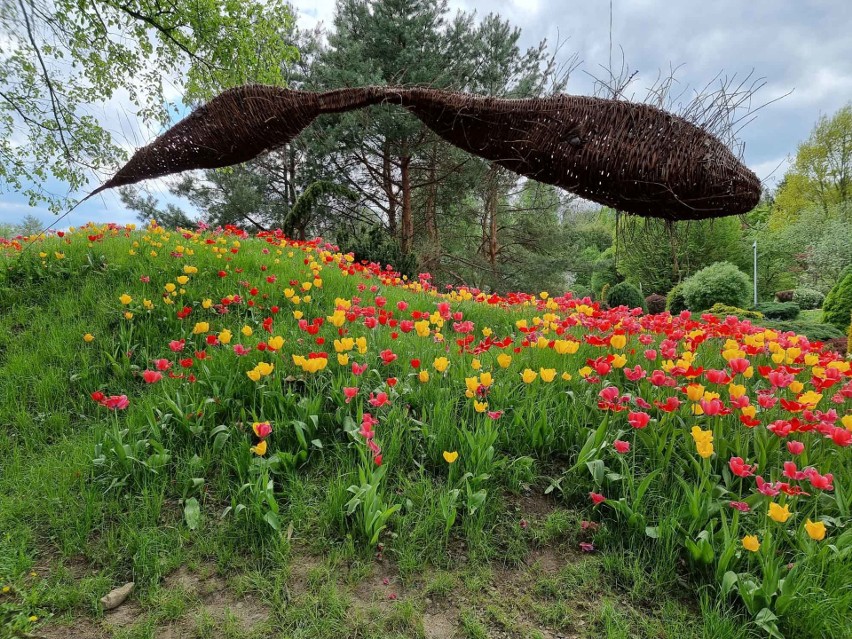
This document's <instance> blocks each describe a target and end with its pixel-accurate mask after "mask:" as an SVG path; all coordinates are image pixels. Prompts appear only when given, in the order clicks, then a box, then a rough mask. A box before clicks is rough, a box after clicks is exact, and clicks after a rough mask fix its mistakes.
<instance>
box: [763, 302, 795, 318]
mask: <svg viewBox="0 0 852 639" xmlns="http://www.w3.org/2000/svg"><path fill="white" fill-rule="evenodd" d="M757 310H758V311H760V312H761V313H763V315H764V316H765V317H767V318H768V319H775V320H794V319H796V318H797V317H799V311H800V310H801V309H800V308H799V305H798V304H796V303H795V302H764V303H763V304H758V305H757Z"/></svg>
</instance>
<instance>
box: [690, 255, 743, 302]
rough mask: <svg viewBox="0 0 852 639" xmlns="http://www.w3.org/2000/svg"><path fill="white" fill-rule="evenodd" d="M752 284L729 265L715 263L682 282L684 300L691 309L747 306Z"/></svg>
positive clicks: (738, 270) (728, 263)
mask: <svg viewBox="0 0 852 639" xmlns="http://www.w3.org/2000/svg"><path fill="white" fill-rule="evenodd" d="M750 293H751V282H750V281H749V279H748V276H747V275H746V274H745V273H743V272H742V271H741V270H740V269H738V268H737V267H736V266H734V265H733V264H731V263H730V262H716V263H714V264H711V265H710V266H707V267H705V268H703V269H701V270H700V271H698V272H697V273H695V274H694V275H692V276H691V277H689V278H687V279H686V280H684V282H683V297H684V299H685V300H686V305H687V307H688V308H691V309H695V310H704V309H708V308H710V307H711V306H713V305H714V304H719V303H720V304H728V305H729V306H737V307H739V308H742V307H744V306H748V302H749V294H750Z"/></svg>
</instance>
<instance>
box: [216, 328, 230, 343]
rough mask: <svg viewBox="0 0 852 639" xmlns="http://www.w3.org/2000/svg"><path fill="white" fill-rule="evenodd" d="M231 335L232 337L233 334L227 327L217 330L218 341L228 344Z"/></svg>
mask: <svg viewBox="0 0 852 639" xmlns="http://www.w3.org/2000/svg"><path fill="white" fill-rule="evenodd" d="M232 337H233V335H232V334H231V331H229V330H228V329H227V328H225V329H222V330H221V331H220V332H219V341H220V342H221V343H222V344H230V343H231V338H232Z"/></svg>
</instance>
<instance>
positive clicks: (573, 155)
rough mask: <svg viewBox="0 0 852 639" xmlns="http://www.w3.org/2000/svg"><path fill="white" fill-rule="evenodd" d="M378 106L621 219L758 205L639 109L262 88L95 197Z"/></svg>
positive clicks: (190, 123) (677, 133) (223, 104)
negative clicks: (324, 118)
mask: <svg viewBox="0 0 852 639" xmlns="http://www.w3.org/2000/svg"><path fill="white" fill-rule="evenodd" d="M378 103H391V104H398V105H400V106H402V107H404V108H406V109H408V110H409V111H410V112H411V113H412V114H413V115H415V116H416V117H417V118H419V119H420V120H421V121H422V122H423V123H424V124H425V125H426V126H428V127H429V128H430V129H432V130H433V131H434V132H435V133H437V134H438V135H440V136H441V137H442V138H444V139H445V140H447V141H448V142H450V143H451V144H454V145H455V146H457V147H459V148H461V149H464V150H465V151H467V152H469V153H472V154H474V155H477V156H479V157H482V158H485V159H487V160H490V161H492V162H495V163H496V164H499V165H501V166H504V167H506V168H508V169H510V170H512V171H514V172H516V173H518V174H519V175H523V176H526V177H528V178H532V179H535V180H539V181H541V182H545V183H548V184H553V185H555V186H558V187H561V188H563V189H566V190H568V191H571V192H573V193H576V194H577V195H580V196H582V197H584V198H587V199H589V200H592V201H594V202H598V203H600V204H604V205H606V206H610V207H613V208H615V209H617V210H620V211H623V212H626V213H632V214H635V215H640V216H644V217H658V218H664V219H669V220H683V219H703V218H710V217H721V216H725V215H736V214H740V213H745V212H747V211H749V210H751V209H752V208H754V206H755V205H756V204H757V202H758V200H759V198H760V180H758V178H757V176H756V175H755V174H754V173H753V172H752V171H750V170H749V169H748V168H747V167H746V166H745V165H743V164H742V163H741V162H740V161H739V160H738V159H737V158H736V157H735V156H734V154H733V153H731V151H730V150H729V149H728V148H727V147H726V146H725V145H724V144H722V143H721V142H720V141H719V140H718V139H717V138H715V137H714V136H712V135H710V134H709V133H707V132H706V131H704V130H702V129H701V128H699V127H697V126H695V125H694V124H692V123H690V122H688V121H686V120H684V119H683V118H680V117H678V116H676V115H673V114H670V113H667V112H666V111H663V110H661V109H658V108H655V107H652V106H650V105H646V104H635V103H631V102H626V101H622V100H607V99H602V98H592V97H584V96H569V95H555V96H551V97H546V98H530V99H518V100H511V99H502V98H490V97H482V96H476V95H471V94H465V93H457V92H451V91H441V90H436V89H421V88H395V87H365V88H351V89H338V90H335V91H328V92H325V93H313V92H305V91H292V90H288V89H282V88H279V87H270V86H262V85H248V86H244V87H238V88H235V89H230V90H228V91H225V92H224V93H222V94H220V95H219V96H217V97H216V98H214V99H213V100H211V101H210V102H208V103H207V104H206V105H204V106H202V107H199V108H198V109H196V110H195V111H194V112H193V113H191V114H190V115H189V116H187V117H186V118H185V119H183V120H182V121H180V122H178V123H177V124H176V125H175V126H174V127H172V128H171V129H169V130H168V131H166V132H165V133H164V134H163V135H161V136H160V137H158V138H157V139H156V140H154V141H153V142H152V143H151V144H149V145H148V146H145V147H143V148H141V149H139V150H138V151H137V152H136V153H135V154H134V155H133V157H132V158H131V159H130V161H129V162H128V163H127V164H126V165H125V166H124V167H122V168H121V169H120V170H119V171H118V172H117V173H116V174H115V176H113V177H112V178H111V179H110V180H109V181H108V182H106V183H104V184H103V185H102V186H101V187H99V188H98V189H97V190H96V191H95V193H97V192H98V191H101V190H103V189H107V188H112V187H116V186H121V185H126V184H133V183H135V182H139V181H141V180H146V179H150V178H155V177H161V176H164V175H169V174H172V173H178V172H181V171H186V170H190V169H209V168H216V167H223V166H230V165H234V164H239V163H241V162H245V161H247V160H250V159H252V158H254V157H257V156H258V155H260V154H262V153H264V152H266V151H269V150H271V149H274V148H276V147H279V146H281V145H284V144H286V143H287V142H289V141H291V140H292V139H293V138H295V137H296V136H297V135H298V134H299V132H300V131H302V130H303V129H304V128H305V127H307V126H308V125H309V124H310V123H311V122H312V121H313V120H314V118H316V117H317V116H318V115H320V114H323V113H339V112H344V111H349V110H353V109H358V108H362V107H365V106H369V105H372V104H378Z"/></svg>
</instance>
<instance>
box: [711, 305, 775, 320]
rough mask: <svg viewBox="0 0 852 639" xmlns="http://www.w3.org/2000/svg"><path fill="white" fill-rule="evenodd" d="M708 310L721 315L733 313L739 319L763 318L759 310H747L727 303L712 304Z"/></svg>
mask: <svg viewBox="0 0 852 639" xmlns="http://www.w3.org/2000/svg"><path fill="white" fill-rule="evenodd" d="M709 312H710V313H713V315H721V316H723V317H727V316H728V315H734V316H736V317H738V318H740V319H755V320H759V319H763V313H761V312H760V311H748V310H746V309H744V308H737V307H736V306H728V305H727V304H713V306H711V307H710V310H709Z"/></svg>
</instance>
